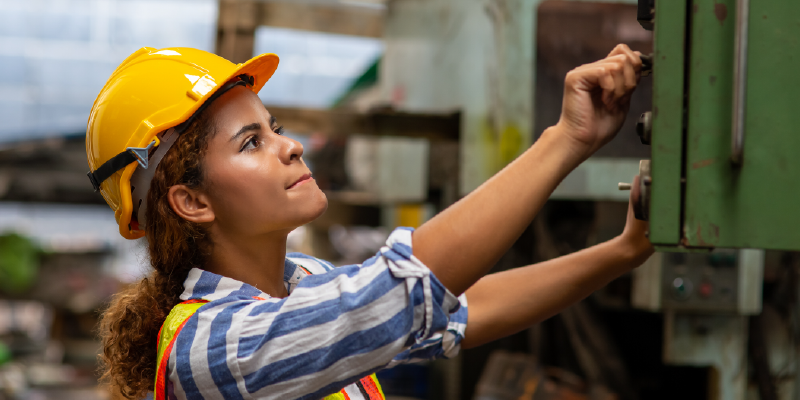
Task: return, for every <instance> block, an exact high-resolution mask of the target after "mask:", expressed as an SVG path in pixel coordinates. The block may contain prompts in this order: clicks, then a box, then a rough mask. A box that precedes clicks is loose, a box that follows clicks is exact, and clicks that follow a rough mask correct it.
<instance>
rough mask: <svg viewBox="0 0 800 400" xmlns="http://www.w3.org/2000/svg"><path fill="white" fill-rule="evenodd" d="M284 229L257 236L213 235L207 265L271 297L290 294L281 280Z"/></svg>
mask: <svg viewBox="0 0 800 400" xmlns="http://www.w3.org/2000/svg"><path fill="white" fill-rule="evenodd" d="M286 236H287V234H286V233H274V234H270V235H267V236H260V237H247V238H243V237H231V236H228V235H214V238H213V241H214V245H213V250H212V252H211V257H210V258H209V260H208V264H207V265H206V269H207V270H208V271H210V272H213V273H215V274H218V275H222V276H225V277H228V278H232V279H236V280H238V281H242V282H244V283H247V284H249V285H252V286H255V287H256V288H257V289H258V290H261V291H262V292H264V293H267V294H269V295H270V296H272V297H286V296H288V295H289V294H288V293H287V291H286V287H285V286H284V284H283V270H284V260H285V258H286Z"/></svg>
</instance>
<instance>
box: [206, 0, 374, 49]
mask: <svg viewBox="0 0 800 400" xmlns="http://www.w3.org/2000/svg"><path fill="white" fill-rule="evenodd" d="M385 14H386V12H385V10H383V9H380V8H370V7H363V6H353V5H346V4H339V3H331V4H325V3H316V2H315V3H310V2H297V1H257V0H219V18H218V20H217V40H216V52H217V54H219V55H220V56H222V57H224V58H227V59H228V60H231V61H233V62H236V63H241V62H245V61H247V60H249V59H250V58H251V57H252V56H253V44H254V43H255V33H256V28H257V27H258V26H259V25H267V26H274V27H281V28H291V29H299V30H307V31H317V32H328V33H337V34H342V35H354V36H367V37H382V36H383V23H384V19H385Z"/></svg>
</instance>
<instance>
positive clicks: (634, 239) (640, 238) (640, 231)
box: [620, 175, 655, 266]
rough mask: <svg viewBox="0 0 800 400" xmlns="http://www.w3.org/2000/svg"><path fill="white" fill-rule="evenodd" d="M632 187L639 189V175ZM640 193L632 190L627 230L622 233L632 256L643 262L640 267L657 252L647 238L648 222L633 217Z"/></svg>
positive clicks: (623, 240) (621, 236) (637, 264)
mask: <svg viewBox="0 0 800 400" xmlns="http://www.w3.org/2000/svg"><path fill="white" fill-rule="evenodd" d="M631 187H633V188H636V187H639V175H636V176H635V177H634V178H633V183H631ZM637 192H638V191H635V190H631V194H630V197H629V199H628V216H627V220H626V221H625V229H624V230H623V231H622V235H620V239H621V240H622V242H623V243H624V244H625V246H626V247H628V248H629V249H630V251H631V253H632V254H631V255H632V256H633V257H634V258H636V259H639V260H641V261H639V262H637V263H636V266H639V265H640V264H641V263H642V262H644V260H646V259H647V257H650V255H651V254H653V252H654V251H655V250H654V249H653V245H652V244H651V243H650V239H648V238H647V230H648V228H649V226H650V224H649V223H647V221H640V220H638V219H636V217H635V216H634V215H633V203H634V201H636V199H635V198H634V197H635V195H636V194H637Z"/></svg>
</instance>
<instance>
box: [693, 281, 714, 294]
mask: <svg viewBox="0 0 800 400" xmlns="http://www.w3.org/2000/svg"><path fill="white" fill-rule="evenodd" d="M712 291H713V287H712V286H711V283H709V282H703V283H701V284H700V286H699V287H698V288H697V293H698V294H699V295H700V297H703V298H709V297H711V293H712Z"/></svg>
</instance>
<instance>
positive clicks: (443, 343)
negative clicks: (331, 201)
mask: <svg viewBox="0 0 800 400" xmlns="http://www.w3.org/2000/svg"><path fill="white" fill-rule="evenodd" d="M411 235H412V230H411V229H407V228H399V229H397V230H395V231H394V232H393V233H392V234H391V235H390V236H389V239H388V240H387V242H386V246H384V247H383V248H381V250H380V251H379V252H378V254H376V255H375V256H374V257H372V258H370V259H369V260H367V261H365V262H364V263H363V264H360V265H349V266H343V267H338V268H335V269H334V270H332V271H330V272H327V273H324V274H319V275H310V276H307V277H305V278H304V279H303V280H302V281H300V283H299V284H298V285H297V287H296V288H295V289H294V290H293V291H292V292H291V294H290V295H289V296H288V297H286V298H284V299H267V300H258V301H255V300H254V301H246V302H245V301H242V302H241V303H242V304H239V303H240V302H237V303H236V304H237V306H236V307H235V308H236V309H235V310H231V311H230V314H231V315H232V316H233V321H231V322H232V324H231V325H230V326H231V328H230V330H229V331H228V333H227V335H228V337H229V338H230V337H231V335H235V336H234V337H235V338H237V340H235V341H234V343H235V350H234V349H230V348H229V349H228V351H227V354H231V351H233V352H234V354H235V355H236V358H235V360H236V362H235V364H236V366H235V367H236V368H235V369H236V370H237V371H232V372H236V374H235V375H240V376H241V377H242V381H241V382H242V383H241V384H240V385H239V386H240V391H241V390H242V389H244V391H246V395H247V396H251V397H253V398H309V399H310V398H321V397H324V396H325V395H327V394H330V393H333V392H336V391H338V390H339V389H341V388H342V387H344V386H346V385H347V384H349V383H352V382H355V381H357V380H358V379H360V378H362V377H364V376H366V375H368V374H369V373H372V372H375V371H377V370H380V369H383V368H386V367H390V366H393V365H396V364H398V363H403V362H413V361H419V360H424V359H431V358H437V357H452V356H454V355H455V354H457V352H458V350H459V346H460V342H461V340H462V339H463V336H464V329H465V327H466V322H467V308H466V298H465V297H464V296H463V295H462V296H461V297H460V298H458V297H456V296H454V295H453V294H452V293H450V292H449V291H448V290H447V289H446V288H445V287H444V286H443V285H442V284H441V282H439V280H438V279H437V278H436V277H435V276H434V275H433V273H431V271H430V270H429V269H428V267H426V266H425V265H424V264H423V263H422V262H420V260H418V259H417V258H416V257H414V255H413V251H412V243H411ZM227 343H230V344H233V343H231V341H230V340H229V341H227ZM229 359H230V356H229ZM231 364H232V363H231V362H228V365H229V366H231ZM242 394H245V393H242Z"/></svg>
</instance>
